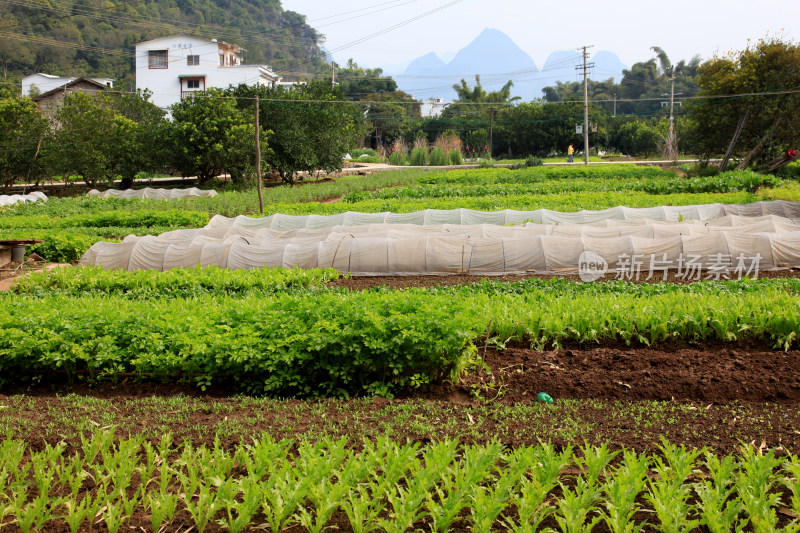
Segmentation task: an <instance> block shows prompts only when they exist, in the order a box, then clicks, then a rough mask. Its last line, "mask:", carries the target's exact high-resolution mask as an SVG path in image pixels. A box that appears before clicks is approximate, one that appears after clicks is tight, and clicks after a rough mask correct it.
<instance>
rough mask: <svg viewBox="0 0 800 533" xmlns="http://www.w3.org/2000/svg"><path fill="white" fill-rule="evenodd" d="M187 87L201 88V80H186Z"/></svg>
mask: <svg viewBox="0 0 800 533" xmlns="http://www.w3.org/2000/svg"><path fill="white" fill-rule="evenodd" d="M186 88H187V89H199V88H200V80H186Z"/></svg>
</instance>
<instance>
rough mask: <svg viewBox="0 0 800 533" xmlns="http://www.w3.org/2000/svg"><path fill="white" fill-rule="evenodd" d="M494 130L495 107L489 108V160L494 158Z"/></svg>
mask: <svg viewBox="0 0 800 533" xmlns="http://www.w3.org/2000/svg"><path fill="white" fill-rule="evenodd" d="M493 130H494V109H493V108H489V161H491V160H492V132H493Z"/></svg>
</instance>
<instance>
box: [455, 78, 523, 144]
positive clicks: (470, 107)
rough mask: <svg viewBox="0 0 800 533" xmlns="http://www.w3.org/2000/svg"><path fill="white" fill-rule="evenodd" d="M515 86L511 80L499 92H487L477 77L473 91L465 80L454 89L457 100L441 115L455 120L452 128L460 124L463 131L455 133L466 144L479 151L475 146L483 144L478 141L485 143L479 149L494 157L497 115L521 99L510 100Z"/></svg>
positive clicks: (460, 129) (459, 128)
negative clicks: (482, 140) (485, 132)
mask: <svg viewBox="0 0 800 533" xmlns="http://www.w3.org/2000/svg"><path fill="white" fill-rule="evenodd" d="M513 86H514V82H512V81H511V80H509V81H508V82H506V84H505V85H503V87H501V88H500V90H498V91H491V92H487V91H486V89H484V88H483V86H482V85H481V77H480V76H479V75H476V76H475V85H474V86H473V87H472V88H470V87H469V85H468V84H467V82H466V80H461V83H460V84H458V83H456V84H454V85H453V90H455V91H456V94H457V95H458V98H457V99H456V100H455V101H454V102H453V104H452V105H450V106H448V107H447V109H445V110H444V111H443V112H442V117H444V118H445V119H450V120H453V119H456V120H453V122H454V124H453V125H456V124H457V123H458V122H456V121H459V122H461V127H458V128H456V129H458V130H459V133H460V135H461V140H462V141H464V142H465V144H467V145H470V146H471V147H476V148H477V146H475V144H476V143H479V142H480V141H479V139H485V142H483V143H480V145H479V146H480V148H482V149H483V150H488V151H489V156H490V157H491V156H492V152H493V146H494V122H495V119H496V117H497V115H498V113H500V112H501V111H502V110H504V109H507V108H508V107H509V106H511V105H513V103H514V102H515V101H517V100H519V99H520V97H519V96H515V97H513V98H512V97H511V88H512V87H513ZM451 127H452V126H451ZM483 129H485V130H486V131H487V132H488V135H484V134H483V133H482V132H481V130H483ZM470 143H471V144H470ZM483 150H481V151H483Z"/></svg>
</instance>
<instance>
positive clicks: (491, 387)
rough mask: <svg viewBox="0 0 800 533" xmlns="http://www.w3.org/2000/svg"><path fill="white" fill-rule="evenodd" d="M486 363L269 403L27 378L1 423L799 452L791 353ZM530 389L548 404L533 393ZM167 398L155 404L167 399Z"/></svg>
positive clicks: (757, 349) (561, 355)
mask: <svg viewBox="0 0 800 533" xmlns="http://www.w3.org/2000/svg"><path fill="white" fill-rule="evenodd" d="M480 353H481V355H482V357H483V359H484V361H485V365H478V367H477V368H472V369H470V370H469V371H468V372H467V373H466V374H465V375H464V376H463V377H462V378H461V379H460V380H459V381H458V382H457V383H444V384H440V385H435V386H430V387H428V388H426V389H423V390H418V391H414V392H410V393H406V394H405V395H402V396H401V397H400V398H398V399H394V400H386V399H379V398H376V399H369V398H363V399H352V400H338V399H320V400H269V399H252V398H243V397H237V396H234V395H233V393H234V392H235V391H233V390H230V389H225V388H215V389H212V390H209V391H207V392H202V393H201V392H200V391H199V390H198V389H197V388H196V387H195V386H194V385H191V384H179V385H174V384H153V383H150V384H143V383H130V382H122V383H119V384H111V383H105V384H95V385H91V386H90V385H86V384H83V385H73V386H66V385H38V386H35V387H28V388H25V389H17V390H9V389H6V390H5V391H4V392H5V393H6V394H8V396H3V395H0V425H3V424H4V425H5V427H10V428H11V429H12V430H13V432H14V433H15V434H17V435H18V436H19V437H20V438H24V439H25V440H27V441H28V442H31V443H32V444H34V443H36V444H35V445H41V443H43V442H44V441H48V442H50V441H57V440H60V439H61V438H66V439H67V440H68V441H72V440H74V439H76V438H77V435H78V434H79V433H80V432H82V431H86V430H94V429H96V428H103V427H113V428H114V429H115V430H116V431H119V432H121V433H122V434H127V433H129V432H131V433H146V434H149V433H150V432H153V438H154V439H156V440H157V439H158V438H160V435H161V434H163V433H165V432H167V431H172V432H173V434H174V435H175V438H176V440H180V439H182V438H184V437H187V438H191V439H192V440H194V441H195V442H198V443H200V442H205V443H212V442H213V439H214V436H215V434H217V433H219V432H222V435H223V440H224V441H226V442H227V443H228V444H235V443H237V442H241V441H243V440H249V439H250V438H251V437H252V436H255V435H258V434H260V433H261V432H267V433H269V434H272V435H273V436H275V437H276V438H287V437H288V438H312V439H314V438H319V436H320V435H333V436H346V437H348V439H349V440H351V442H353V444H354V445H358V443H359V442H361V441H362V439H363V438H364V437H375V436H378V435H381V434H387V433H388V434H391V435H393V436H394V437H396V438H400V439H401V440H405V439H411V440H414V441H419V442H429V441H431V440H435V439H439V438H456V439H458V440H460V441H462V442H484V441H486V440H489V439H491V438H494V437H497V438H500V439H501V440H503V442H505V443H507V444H508V445H511V446H515V445H521V444H533V443H536V442H538V440H539V439H545V440H551V441H553V442H556V443H558V444H561V445H566V444H568V443H573V444H580V443H582V442H584V440H588V441H589V442H596V443H599V442H606V441H608V442H611V444H612V445H613V446H614V447H627V448H633V449H637V450H647V449H653V448H654V447H655V446H657V445H658V443H659V439H660V437H661V436H662V435H663V436H665V437H667V438H668V439H669V440H670V441H672V442H675V443H680V444H685V445H687V446H692V447H703V446H711V447H713V448H715V449H716V450H719V451H725V452H730V451H733V450H735V449H737V447H738V446H739V445H740V443H741V442H753V441H754V442H756V444H759V443H761V442H762V441H763V442H765V443H766V444H767V446H769V447H777V446H782V447H784V448H785V449H788V450H792V451H795V452H796V451H798V450H800V409H798V406H799V405H800V351H798V350H792V351H788V352H784V351H774V350H771V349H770V348H769V347H767V346H759V345H756V344H750V345H747V344H742V343H739V344H734V345H725V344H706V345H702V346H692V345H689V344H685V343H684V344H671V345H663V346H661V347H656V348H649V347H635V348H631V347H627V346H613V345H607V346H598V347H590V348H585V347H584V348H579V347H570V348H566V349H558V350H555V349H553V350H546V351H536V350H532V349H530V348H528V347H526V346H523V345H514V346H510V347H508V348H506V349H505V350H502V351H498V350H495V349H493V348H492V347H488V349H486V350H483V349H481V350H480ZM539 392H546V393H548V394H549V395H551V396H552V397H553V398H554V399H555V402H554V403H553V404H546V403H542V402H538V401H537V400H536V398H537V395H538V393H539ZM165 404H166V406H165Z"/></svg>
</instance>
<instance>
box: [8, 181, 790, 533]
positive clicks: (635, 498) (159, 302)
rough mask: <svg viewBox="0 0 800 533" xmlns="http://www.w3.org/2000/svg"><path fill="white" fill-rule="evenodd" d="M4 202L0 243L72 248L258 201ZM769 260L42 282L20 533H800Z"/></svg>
mask: <svg viewBox="0 0 800 533" xmlns="http://www.w3.org/2000/svg"><path fill="white" fill-rule="evenodd" d="M264 194H265V196H264V197H265V208H266V211H267V214H271V213H275V212H280V213H285V214H298V215H302V214H316V215H329V214H336V213H342V212H346V211H357V212H364V213H375V212H383V211H393V212H396V213H408V212H413V211H417V210H421V209H454V208H471V209H477V210H487V211H493V210H501V209H525V210H535V209H541V208H548V209H553V210H557V211H562V212H570V211H576V210H580V209H604V208H609V207H614V206H617V205H627V206H630V207H649V206H666V205H673V206H682V205H696V204H706V203H717V202H719V203H732V204H746V203H752V202H757V201H762V200H771V199H782V200H789V201H798V200H800V187H799V186H798V183H797V182H796V181H794V180H793V179H792V178H791V177H776V176H769V175H760V174H755V173H752V172H728V173H723V174H721V175H719V176H712V177H706V178H685V177H682V176H681V175H679V174H677V173H675V172H672V171H670V170H663V169H659V168H639V167H632V166H608V167H589V168H582V167H577V166H576V167H569V168H548V167H531V168H527V169H513V170H512V169H495V168H486V169H475V170H457V171H431V172H425V171H420V170H402V171H397V172H388V173H384V174H378V175H373V176H353V177H347V178H340V179H336V180H335V181H332V180H331V181H324V182H320V183H306V184H303V185H299V186H296V187H291V188H289V187H274V188H268V189H266V190H265V193H264ZM0 209H2V210H1V211H0V238H22V237H25V238H37V239H41V240H43V241H44V242H42V243H41V244H38V245H37V246H36V248H35V249H34V251H36V253H37V254H39V255H40V256H42V257H44V258H45V259H47V260H48V261H52V262H55V261H59V262H69V263H74V262H75V261H77V259H78V258H80V257H81V255H82V254H83V253H84V252H85V251H86V250H87V249H88V248H89V247H90V246H91V245H92V244H93V243H95V242H97V241H100V240H106V241H109V240H111V241H114V240H121V239H123V238H124V237H126V236H127V235H131V234H134V235H147V234H152V235H157V234H160V233H164V232H166V231H170V230H174V229H187V228H200V227H203V226H205V225H206V224H207V223H208V221H209V219H210V217H211V216H213V215H216V214H221V215H225V216H229V217H234V216H238V215H243V214H245V215H250V216H253V215H256V214H257V197H256V196H255V193H254V192H253V191H225V192H221V193H220V194H219V195H218V196H216V197H213V198H185V199H178V200H172V201H165V200H148V199H118V198H109V199H100V198H93V197H92V198H89V197H79V198H51V199H50V200H49V201H48V202H47V203H38V204H30V205H22V204H21V205H15V206H12V207H8V208H0ZM681 222H682V221H680V220H679V221H677V222H675V224H676V225H677V224H680V223H681ZM794 223H796V222H795V221H793V220H790V219H786V220H784V221H782V224H785V225H787V226H791V224H794ZM509 229H510V228H509ZM791 230H792V227H789V230H787V233H789V232H791ZM191 233H196V232H191ZM126 242H129V241H126ZM786 242H791V241H788V240H787V241H786ZM523 272H524V271H523ZM761 274H762V275H760V276H753V278H758V279H747V278H745V279H740V280H714V281H712V280H700V281H697V282H689V283H687V282H684V281H680V282H676V281H679V280H677V279H676V278H675V277H674V276H670V277H669V279H668V281H658V282H656V281H653V280H651V281H648V282H642V283H634V282H631V281H608V280H602V281H597V282H586V283H582V282H580V281H579V280H578V279H577V276H572V277H569V276H562V277H557V278H551V277H547V276H541V275H539V276H537V275H530V274H519V275H515V276H503V277H484V278H479V277H477V276H468V275H454V276H451V277H447V278H436V277H433V276H428V277H423V276H408V277H406V278H403V277H362V278H349V277H348V276H343V275H342V274H341V273H340V272H338V271H336V270H334V269H307V270H304V269H300V268H291V269H280V268H255V269H253V270H227V269H221V268H217V267H208V268H200V267H197V268H176V269H173V270H169V271H165V272H159V271H155V270H139V271H134V272H126V271H119V270H103V269H102V268H96V267H62V268H55V269H53V270H50V271H47V272H43V273H36V274H30V275H27V276H24V277H21V278H19V279H18V280H17V281H16V282H15V284H13V286H12V287H11V288H10V290H9V291H7V292H0V434H2V435H3V438H2V439H0V487H1V488H0V530H2V531H23V532H28V531H37V532H38V531H62V532H63V531H69V532H78V531H81V532H83V531H88V532H95V531H99V532H105V531H108V532H110V533H114V532H118V531H133V530H137V531H144V532H151V531H152V532H154V533H168V532H170V533H171V532H180V533H189V532H190V531H191V532H194V531H197V532H203V531H214V532H216V531H234V532H238V531H254V532H255V531H275V532H292V531H298V532H300V531H303V532H306V531H310V532H321V531H334V530H336V531H353V532H368V531H382V532H393V531H403V532H405V531H430V532H434V531H435V532H444V531H515V532H517V531H531V532H533V531H559V532H577V531H597V532H600V531H603V532H604V531H612V532H637V531H663V532H684V531H687V532H688V531H692V532H729V531H756V532H770V531H787V532H789V531H800V516H799V515H800V482H798V479H799V478H800V459H798V457H799V454H800V409H798V406H800V313H798V308H800V306H799V305H798V303H799V302H800V275H798V272H797V271H795V270H792V269H789V268H783V269H781V270H779V271H776V272H769V273H766V274H764V273H761ZM539 393H547V394H545V395H540V394H539ZM548 396H549V397H552V399H553V402H552V403H549V402H547V401H546V399H547V398H548ZM537 398H538V399H537Z"/></svg>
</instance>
